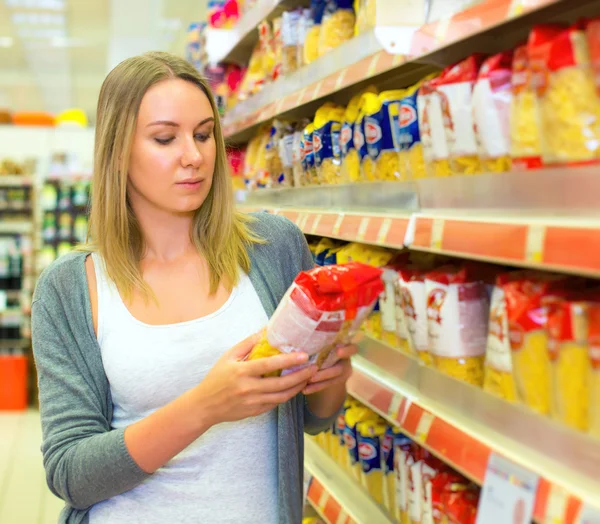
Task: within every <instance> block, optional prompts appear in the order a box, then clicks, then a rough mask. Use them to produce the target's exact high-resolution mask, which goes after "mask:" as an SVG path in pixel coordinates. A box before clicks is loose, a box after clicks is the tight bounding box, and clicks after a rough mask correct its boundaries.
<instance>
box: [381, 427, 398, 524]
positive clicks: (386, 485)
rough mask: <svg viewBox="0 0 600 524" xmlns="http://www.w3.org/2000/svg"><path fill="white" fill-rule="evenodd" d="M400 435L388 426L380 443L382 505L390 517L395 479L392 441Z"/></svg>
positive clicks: (394, 497)
mask: <svg viewBox="0 0 600 524" xmlns="http://www.w3.org/2000/svg"><path fill="white" fill-rule="evenodd" d="M396 435H401V433H400V432H399V431H398V430H396V429H395V428H392V427H391V426H388V427H387V428H386V430H385V435H384V436H383V439H382V441H381V469H382V471H383V505H384V506H385V508H386V509H387V510H388V513H389V514H390V515H394V514H395V511H396V478H395V474H394V464H395V458H394V439H395V438H396Z"/></svg>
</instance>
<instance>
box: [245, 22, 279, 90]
mask: <svg viewBox="0 0 600 524" xmlns="http://www.w3.org/2000/svg"><path fill="white" fill-rule="evenodd" d="M258 35H259V36H258V42H257V44H256V46H255V47H254V50H253V51H252V55H251V56H250V61H249V63H248V69H247V70H246V73H245V75H244V79H243V80H242V83H241V85H240V94H239V98H240V100H245V99H247V98H248V97H250V96H251V95H254V94H256V93H258V92H259V91H260V90H261V89H262V88H263V86H264V85H265V84H266V83H267V82H269V81H271V80H272V78H273V71H274V68H275V63H276V56H275V51H274V49H273V33H272V31H271V26H270V25H269V23H268V22H266V21H263V22H261V23H260V24H259V26H258Z"/></svg>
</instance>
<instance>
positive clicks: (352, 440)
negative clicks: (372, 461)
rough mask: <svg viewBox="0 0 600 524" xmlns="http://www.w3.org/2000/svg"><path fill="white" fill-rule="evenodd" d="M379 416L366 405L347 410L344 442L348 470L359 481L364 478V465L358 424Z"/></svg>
mask: <svg viewBox="0 0 600 524" xmlns="http://www.w3.org/2000/svg"><path fill="white" fill-rule="evenodd" d="M376 418H377V416H376V415H375V413H373V412H372V411H371V410H370V409H369V408H366V407H364V406H355V407H350V408H348V409H347V410H346V415H345V422H346V425H345V427H344V444H345V445H346V450H347V452H348V471H349V473H350V475H351V476H352V477H353V478H354V480H356V481H357V482H361V479H362V466H361V464H360V460H359V452H358V427H357V426H358V424H359V423H361V422H365V421H367V420H376Z"/></svg>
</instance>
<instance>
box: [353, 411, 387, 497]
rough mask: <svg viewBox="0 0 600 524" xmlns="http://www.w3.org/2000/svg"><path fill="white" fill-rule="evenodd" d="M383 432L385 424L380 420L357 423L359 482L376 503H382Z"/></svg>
mask: <svg viewBox="0 0 600 524" xmlns="http://www.w3.org/2000/svg"><path fill="white" fill-rule="evenodd" d="M385 432H386V425H385V423H384V422H383V421H381V420H375V421H366V422H361V423H359V424H358V425H357V433H358V458H359V461H360V466H361V468H362V475H361V484H362V486H363V488H365V489H366V490H367V492H368V493H369V495H371V498H373V500H375V501H376V502H377V503H378V504H383V469H382V465H381V441H382V440H383V437H384V435H385Z"/></svg>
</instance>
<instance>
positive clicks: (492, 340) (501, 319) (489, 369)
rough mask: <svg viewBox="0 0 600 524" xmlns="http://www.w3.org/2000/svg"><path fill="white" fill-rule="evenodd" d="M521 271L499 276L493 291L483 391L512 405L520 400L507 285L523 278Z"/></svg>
mask: <svg viewBox="0 0 600 524" xmlns="http://www.w3.org/2000/svg"><path fill="white" fill-rule="evenodd" d="M521 275H522V273H520V272H513V273H505V274H502V275H498V278H497V279H496V286H495V287H494V290H493V291H492V299H491V304H490V320H489V328H488V338H487V345H486V350H485V377H484V381H483V389H484V390H485V391H488V392H489V393H492V394H494V395H497V396H499V397H501V398H503V399H505V400H508V401H510V402H516V401H517V387H516V384H515V379H514V375H513V366H512V352H511V347H510V338H509V337H510V334H509V330H508V316H507V313H506V300H505V297H504V288H503V285H504V284H505V283H506V282H508V281H510V280H511V279H512V280H514V279H516V278H518V277H519V276H521Z"/></svg>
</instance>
